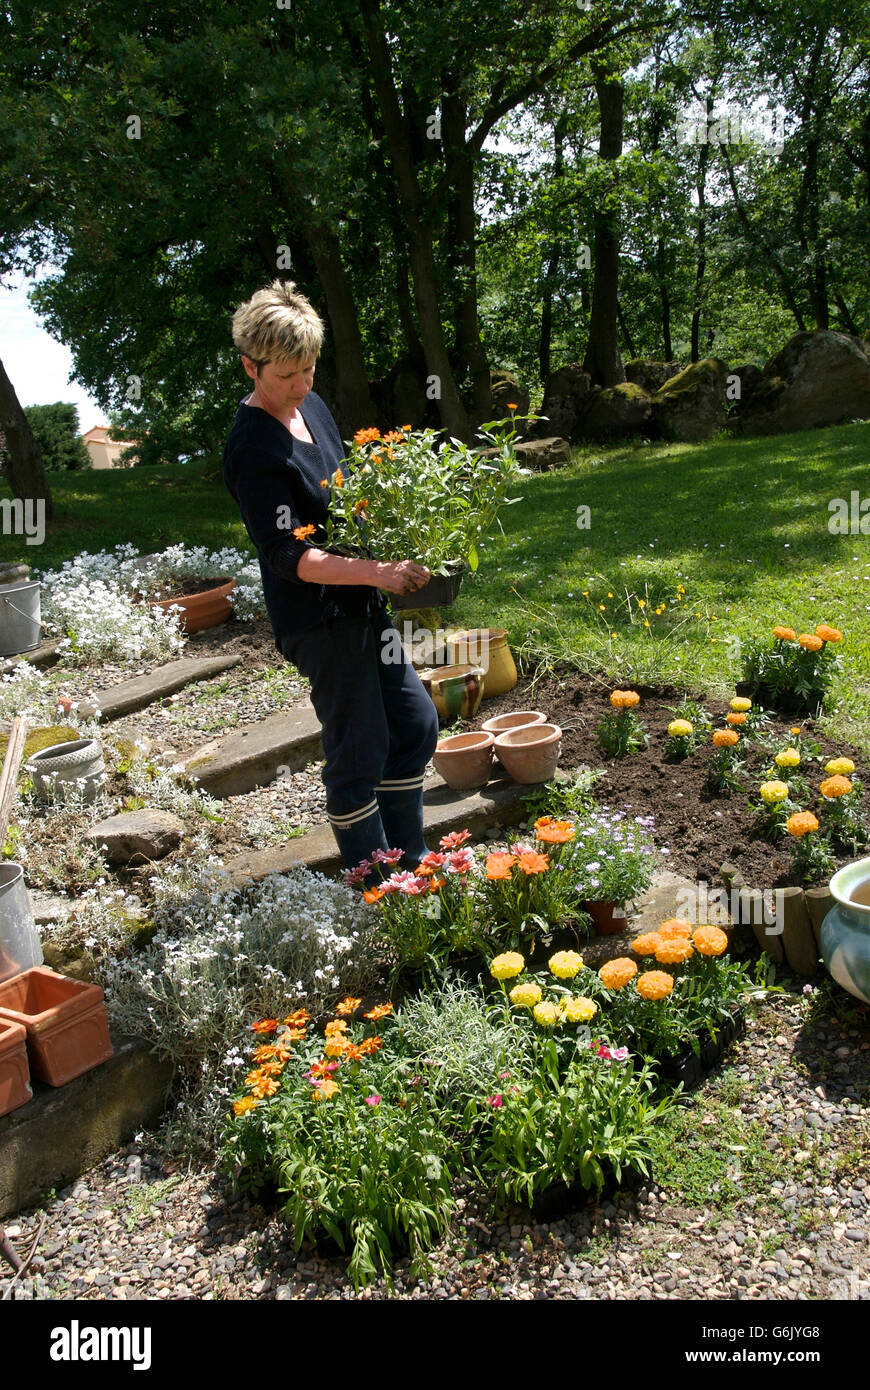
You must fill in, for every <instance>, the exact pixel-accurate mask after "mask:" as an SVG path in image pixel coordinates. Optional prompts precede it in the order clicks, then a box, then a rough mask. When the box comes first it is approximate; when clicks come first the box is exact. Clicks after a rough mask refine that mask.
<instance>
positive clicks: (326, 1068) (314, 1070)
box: [308, 1057, 335, 1080]
mask: <svg viewBox="0 0 870 1390" xmlns="http://www.w3.org/2000/svg"><path fill="white" fill-rule="evenodd" d="M308 1070H309V1071H310V1073H311V1075H312V1077H314V1078H315V1080H319V1079H320V1078H321V1077H323V1076H330V1075H331V1074H332V1072H334V1071H335V1067H334V1066H333V1064H332V1063H331V1062H328V1061H327V1059H326V1058H325V1057H321V1059H320V1061H319V1062H312V1063H311V1066H310V1067H309V1069H308Z"/></svg>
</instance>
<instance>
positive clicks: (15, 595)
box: [0, 579, 42, 656]
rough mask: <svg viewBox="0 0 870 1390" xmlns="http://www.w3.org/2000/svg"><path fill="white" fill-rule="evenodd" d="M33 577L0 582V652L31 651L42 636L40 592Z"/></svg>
mask: <svg viewBox="0 0 870 1390" xmlns="http://www.w3.org/2000/svg"><path fill="white" fill-rule="evenodd" d="M41 587H42V585H41V584H40V583H39V582H38V580H36V579H28V580H26V581H25V582H24V583H19V584H0V656H17V655H18V653H19V652H32V651H33V649H34V647H38V646H39V643H40V641H41V640H42V622H41V611H40V594H39V591H40V589H41Z"/></svg>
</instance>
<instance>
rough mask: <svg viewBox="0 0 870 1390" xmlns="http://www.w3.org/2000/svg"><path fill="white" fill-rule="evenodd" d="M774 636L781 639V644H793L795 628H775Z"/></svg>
mask: <svg viewBox="0 0 870 1390" xmlns="http://www.w3.org/2000/svg"><path fill="white" fill-rule="evenodd" d="M773 635H774V637H777V638H778V639H779V641H780V642H793V641H794V628H793V627H775V628H774V629H773Z"/></svg>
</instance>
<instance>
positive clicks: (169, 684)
mask: <svg viewBox="0 0 870 1390" xmlns="http://www.w3.org/2000/svg"><path fill="white" fill-rule="evenodd" d="M241 659H242V658H241V656H240V655H238V654H234V655H231V656H207V657H199V658H197V657H181V658H180V660H178V661H170V662H168V663H167V664H166V665H164V666H158V667H157V669H156V670H155V671H149V672H147V674H146V675H144V676H135V677H134V678H133V680H129V681H122V682H121V684H120V685H113V686H112V687H111V689H110V690H107V691H106V693H105V695H102V696H100V695H98V696H97V697H96V700H94V701H83V702H82V703H81V704H80V705H79V707H78V714H79V717H80V718H81V719H93V718H94V717H95V716H96V714H97V711H98V710H99V713H100V717H101V718H102V719H104V720H106V719H120V718H121V717H122V716H123V715H125V714H135V712H136V710H140V709H145V707H146V705H153V704H156V702H157V701H158V700H164V699H166V697H167V695H174V694H175V692H176V691H177V690H181V689H183V688H184V686H186V685H190V684H192V683H193V682H194V681H205V680H210V679H211V678H212V677H213V676H219V675H221V674H222V673H223V672H224V671H229V670H231V669H232V667H233V666H238V664H239V662H240V661H241Z"/></svg>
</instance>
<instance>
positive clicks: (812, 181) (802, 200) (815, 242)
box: [795, 30, 830, 328]
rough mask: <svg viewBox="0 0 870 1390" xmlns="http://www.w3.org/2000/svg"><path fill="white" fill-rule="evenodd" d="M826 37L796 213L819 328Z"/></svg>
mask: <svg viewBox="0 0 870 1390" xmlns="http://www.w3.org/2000/svg"><path fill="white" fill-rule="evenodd" d="M826 37H827V35H826V32H825V31H824V30H822V31H820V32H819V35H818V37H817V39H816V43H815V47H814V49H813V52H812V56H811V58H810V67H809V75H808V78H807V89H806V92H805V95H804V101H803V103H802V109H801V127H802V129H804V130H805V131H806V135H807V153H806V159H805V160H804V168H803V173H802V176H801V188H800V193H799V195H798V200H797V208H796V212H795V217H796V221H797V228H798V241H799V243H800V248H801V251H802V252H803V262H804V265H806V266H807V268H808V271H809V276H808V280H809V284H808V289H809V299H810V308H811V310H812V314H813V318H814V319H815V322H816V328H828V327H829V325H830V315H829V311H828V286H827V272H826V269H825V248H824V246H823V245H822V244H821V234H820V230H819V147H820V144H821V138H822V137H821V130H820V123H819V117H818V111H817V102H816V99H815V87H816V76H817V73H818V69H819V63H820V61H821V57H822V53H823V51H824V45H825V39H826Z"/></svg>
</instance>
